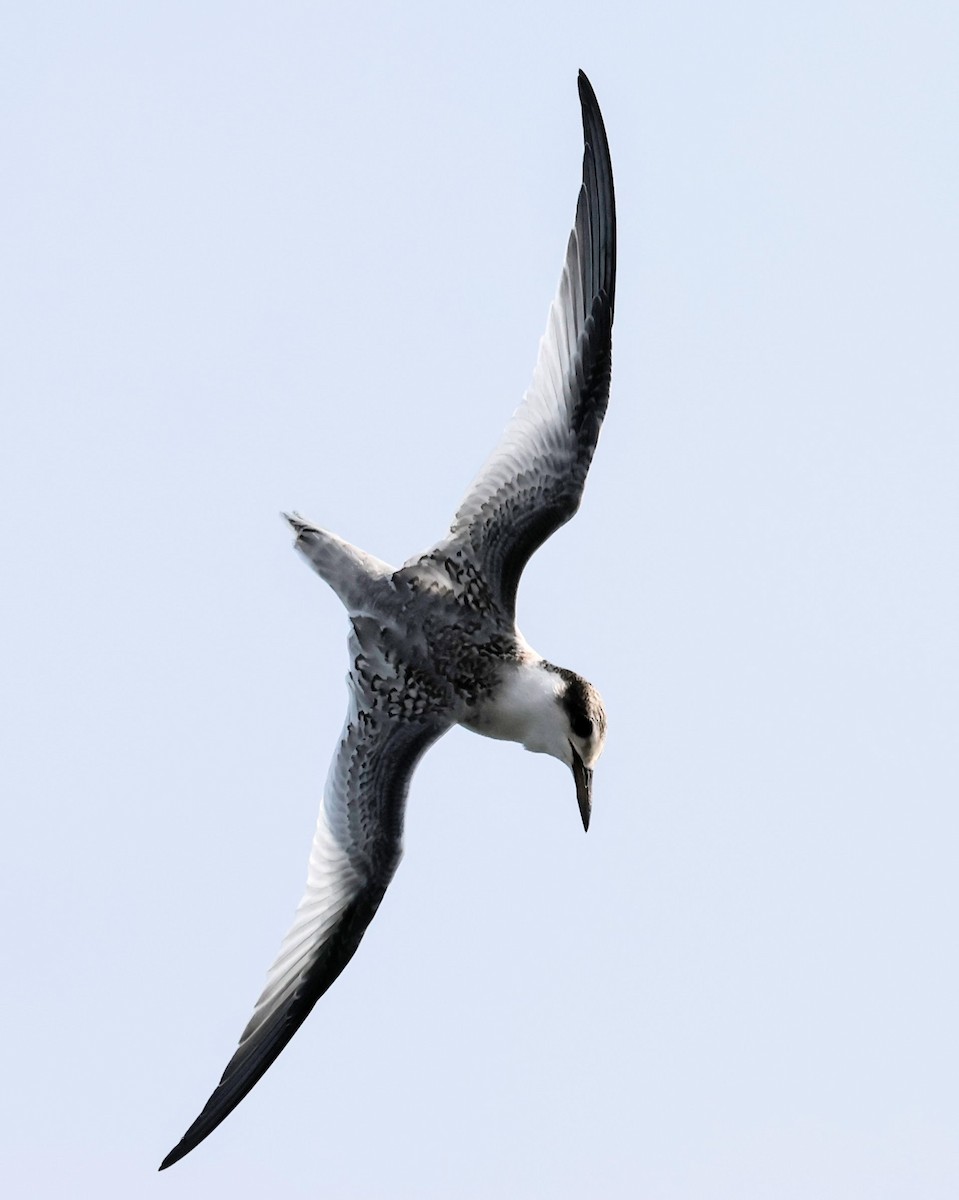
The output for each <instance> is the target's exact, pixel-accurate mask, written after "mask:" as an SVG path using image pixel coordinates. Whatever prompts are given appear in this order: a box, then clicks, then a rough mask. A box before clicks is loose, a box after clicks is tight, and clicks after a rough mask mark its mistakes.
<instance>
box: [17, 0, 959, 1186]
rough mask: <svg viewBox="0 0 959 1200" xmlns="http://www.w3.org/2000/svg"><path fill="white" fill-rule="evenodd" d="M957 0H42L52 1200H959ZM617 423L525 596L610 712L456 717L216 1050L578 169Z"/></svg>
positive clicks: (26, 679) (31, 28) (22, 958)
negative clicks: (277, 1041) (334, 541)
mask: <svg viewBox="0 0 959 1200" xmlns="http://www.w3.org/2000/svg"><path fill="white" fill-rule="evenodd" d="M957 61H959V9H957V7H956V6H955V4H953V3H941V4H934V3H922V2H921V0H919V2H916V0H912V2H910V3H905V2H904V3H865V2H863V3H843V2H841V0H839V2H831V3H828V4H826V3H811V4H805V5H796V4H788V5H787V4H771V3H764V4H760V3H728V2H724V0H718V2H715V3H705V2H704V0H696V2H692V0H691V2H687V3H682V2H680V3H669V4H665V3H661V4H642V3H639V4H637V3H632V4H604V3H594V4H590V5H588V6H586V5H568V4H567V5H562V4H559V5H557V4H556V3H551V4H542V3H530V4H525V5H522V4H498V3H486V4H483V5H481V6H480V5H476V6H474V7H473V8H472V9H471V10H470V11H468V12H464V11H462V10H461V9H460V8H459V7H458V6H452V5H448V4H443V5H441V4H419V5H402V6H401V5H377V4H368V5H365V6H362V8H356V7H355V6H353V7H351V6H346V5H321V4H315V3H290V2H287V0H273V2H272V3H270V4H265V3H230V4H227V3H214V2H212V0H211V2H210V3H200V4H196V3H189V4H186V3H176V2H165V3H162V4H160V3H155V2H145V3H141V4H135V5H131V4H124V3H99V4H98V3H84V2H77V3H43V2H42V0H37V2H36V3H31V4H20V5H17V6H16V7H15V8H14V7H13V6H8V8H7V11H6V13H5V15H4V17H3V18H2V24H0V90H2V94H3V105H2V110H3V124H4V128H3V133H2V137H3V162H4V178H5V186H4V188H3V189H2V191H0V275H2V279H3V281H4V286H3V288H2V291H0V295H2V300H0V304H2V313H0V318H2V319H0V343H2V345H0V381H2V393H0V403H2V409H0V488H2V498H0V499H2V503H0V528H2V545H3V556H4V562H5V568H6V569H5V571H4V586H3V588H2V592H0V612H2V615H3V627H4V629H5V630H6V631H7V634H8V636H7V637H5V638H4V639H3V649H2V672H0V674H2V679H3V688H2V692H0V703H2V711H0V728H2V730H3V747H4V749H3V754H2V756H0V789H2V795H3V797H4V814H5V829H4V836H3V838H2V840H0V879H2V881H3V889H4V895H5V898H4V903H3V907H2V913H3V917H2V919H3V922H4V929H3V945H4V947H5V951H6V955H7V982H6V987H5V1003H4V1020H5V1026H6V1036H5V1037H4V1039H3V1050H2V1058H0V1074H2V1077H3V1088H2V1091H0V1128H2V1129H3V1139H4V1143H5V1144H4V1145H3V1147H2V1160H3V1164H4V1166H3V1177H4V1190H5V1192H6V1193H7V1194H9V1195H16V1196H18V1197H19V1196H24V1197H31V1198H32V1197H41V1198H43V1197H65V1196H96V1197H98V1198H105V1200H113V1198H118V1200H120V1198H122V1200H129V1198H130V1197H137V1198H139V1197H152V1196H164V1197H171V1198H173V1197H175V1198H177V1200H181V1198H186V1200H189V1198H192V1197H210V1196H229V1197H231V1198H246V1197H250V1198H253V1197H263V1196H266V1195H282V1196H284V1197H288V1198H294V1200H297V1198H303V1200H306V1198H308V1197H309V1198H313V1197H316V1196H326V1197H330V1198H333V1200H381V1198H382V1200H404V1198H410V1200H433V1198H435V1200H449V1198H451V1197H452V1198H456V1200H489V1198H490V1197H494V1196H505V1197H509V1198H511V1200H512V1198H516V1200H527V1198H529V1200H533V1198H536V1200H539V1198H544V1200H565V1198H567V1197H570V1198H572V1197H576V1198H582V1197H592V1196H596V1197H600V1196H601V1197H604V1198H622V1200H630V1198H635V1197H639V1198H641V1200H713V1198H719V1200H727V1198H728V1200H747V1198H752V1197H756V1198H757V1200H758V1198H762V1200H766V1198H768V1197H776V1200H793V1198H795V1200H806V1198H813V1197H815V1198H816V1200H824V1198H825V1200H830V1198H833V1197H835V1198H837V1200H839V1198H842V1200H846V1198H848V1197H850V1196H856V1197H869V1198H873V1197H877V1198H883V1200H885V1198H887V1197H888V1198H893V1197H896V1198H898V1197H903V1198H909V1200H913V1198H916V1197H920V1198H922V1200H938V1198H940V1197H941V1198H943V1200H945V1198H947V1197H948V1198H950V1200H952V1198H954V1197H955V1196H956V1195H957V1194H959V1139H957V1133H956V1130H957V1128H959V1085H957V1080H959V1033H957V1028H959V1022H957V1020H956V1013H957V1012H959V967H957V953H959V933H957V918H959V903H957V900H959V885H957V858H959V817H957V801H959V738H957V729H959V633H957V613H959V566H957V544H959V537H957V534H959V529H957V526H959V470H957V463H959V354H957V349H956V332H957V326H959V295H957V293H959V284H957V279H959V233H957V213H959V165H957V164H959V73H957V70H956V63H957ZM579 67H582V68H584V69H585V70H586V71H587V73H588V74H589V76H590V78H591V79H592V82H593V84H594V86H595V88H596V92H597V95H598V97H599V100H600V103H601V105H602V108H603V112H604V115H605V118H606V124H607V129H608V132H609V139H610V145H611V149H612V156H613V166H614V170H615V173H616V184H617V196H618V205H619V220H620V257H619V289H618V296H617V312H616V328H615V340H614V369H613V390H612V399H611V405H610V410H609V417H608V420H607V423H606V427H605V430H604V435H603V438H602V440H601V444H600V447H599V450H598V452H597V456H596V460H595V464H594V470H593V473H592V475H591V478H590V482H589V485H588V488H587V493H586V498H585V501H584V504H583V508H582V510H581V512H580V514H579V516H578V517H577V519H576V520H575V521H574V522H573V523H572V524H571V525H570V526H568V527H567V528H566V529H565V530H563V531H562V532H561V533H560V534H559V535H558V536H557V537H556V538H555V539H554V540H553V541H551V542H550V543H549V545H548V546H547V547H546V548H545V549H544V550H543V551H542V552H541V553H540V555H539V556H537V558H536V559H535V560H534V562H533V564H532V566H531V568H530V570H529V571H528V573H527V576H526V578H525V581H524V586H523V588H522V590H521V593H520V613H519V615H520V622H521V624H522V627H523V630H524V632H525V634H526V635H527V637H528V638H529V640H530V641H531V642H532V644H533V645H535V646H536V647H537V649H539V650H540V651H541V652H542V653H544V654H546V655H547V656H548V657H549V658H551V659H553V660H554V661H557V662H559V663H562V664H564V665H568V666H570V667H573V668H574V669H576V670H579V671H581V672H582V673H583V674H585V675H586V676H587V677H589V678H591V679H592V680H594V681H595V683H596V684H597V685H598V686H599V688H600V689H601V691H602V692H603V694H604V697H605V699H606V703H607V708H608V710H609V718H610V735H609V742H608V747H607V751H606V754H605V757H604V758H603V761H602V763H601V764H600V767H599V769H598V771H597V774H596V780H595V802H594V818H593V824H592V827H591V829H590V832H589V835H588V836H584V835H583V831H582V828H581V825H580V822H579V817H578V814H577V811H576V804H575V799H574V796H573V790H572V786H571V782H570V780H569V778H568V773H567V772H565V770H564V769H563V768H562V767H561V766H560V764H558V763H556V762H553V761H551V760H549V759H546V758H543V757H541V756H535V757H534V756H532V755H529V754H524V753H523V752H522V751H521V750H520V749H519V748H518V747H515V746H510V745H507V744H500V743H493V742H489V741H486V740H483V739H480V738H477V737H474V736H472V735H470V734H467V733H465V732H462V731H454V732H453V733H452V734H451V735H449V736H448V737H447V738H445V739H444V740H443V741H442V742H441V743H440V744H439V745H438V746H437V747H436V748H435V749H434V750H433V751H432V752H431V753H430V755H429V756H428V757H427V758H426V760H424V762H423V764H422V766H421V768H420V770H419V771H418V773H417V775H416V777H415V779H414V784H413V788H412V792H411V797H410V805H409V813H408V821H407V836H406V858H405V861H404V863H403V865H402V867H401V868H400V871H399V873H398V874H397V877H396V880H395V882H394V884H393V886H392V887H391V889H390V892H389V893H388V895H387V898H386V901H385V902H384V904H383V907H382V909H381V911H380V913H379V915H378V916H377V918H376V920H375V921H374V923H373V925H372V926H371V928H370V931H369V934H368V935H367V938H366V940H365V941H364V944H363V946H362V948H361V950H360V952H359V953H358V954H357V957H356V959H355V960H354V961H353V963H352V964H351V965H350V967H349V968H348V969H347V971H346V972H345V974H344V975H343V977H342V979H341V980H339V982H338V983H337V984H336V986H335V987H334V988H333V989H332V990H331V992H330V993H329V994H328V996H326V997H325V998H324V999H323V1000H322V1001H321V1003H320V1004H319V1005H318V1007H317V1009H316V1010H315V1012H314V1013H313V1015H312V1017H311V1018H310V1020H309V1021H308V1022H307V1024H306V1026H305V1027H304V1028H303V1030H302V1031H301V1032H300V1033H299V1034H298V1035H297V1037H296V1038H295V1039H294V1041H293V1042H292V1043H291V1045H290V1047H289V1048H288V1049H287V1051H286V1052H285V1053H284V1054H283V1056H282V1057H281V1059H280V1060H279V1062H278V1063H277V1064H276V1065H275V1066H274V1068H273V1069H272V1070H271V1071H270V1072H269V1073H268V1075H267V1076H266V1078H265V1079H264V1080H263V1082H262V1083H261V1084H260V1085H259V1086H258V1087H257V1088H256V1089H255V1090H254V1092H253V1093H252V1094H251V1095H250V1097H249V1098H248V1099H247V1100H246V1101H244V1103H243V1104H242V1105H241V1106H240V1108H238V1109H237V1111H236V1112H235V1113H234V1114H233V1115H232V1116H231V1117H230V1118H229V1119H228V1121H227V1122H226V1123H225V1124H224V1125H223V1126H222V1128H221V1129H220V1130H218V1131H217V1132H216V1133H215V1134H214V1135H213V1136H212V1137H211V1138H210V1139H209V1141H207V1142H206V1143H204V1144H203V1145H202V1146H201V1147H200V1148H199V1149H198V1150H197V1151H195V1152H194V1153H193V1154H192V1155H190V1157H189V1158H188V1159H186V1160H185V1161H184V1162H182V1163H180V1164H179V1165H177V1166H176V1167H174V1168H172V1169H171V1170H170V1171H168V1172H165V1173H164V1174H163V1175H162V1176H157V1175H156V1173H155V1172H156V1167H157V1165H158V1163H159V1161H160V1159H161V1157H162V1156H163V1154H164V1153H165V1152H166V1151H167V1150H168V1149H170V1147H171V1146H172V1145H173V1144H174V1143H175V1142H176V1141H177V1140H178V1139H179V1137H180V1135H181V1134H182V1133H183V1131H184V1129H185V1128H186V1126H187V1125H188V1124H189V1122H190V1121H191V1120H192V1119H193V1117H194V1116H195V1115H196V1113H197V1111H198V1110H199V1108H200V1106H201V1105H202V1103H203V1101H204V1100H205V1099H206V1097H207V1095H208V1094H209V1092H210V1090H211V1088H212V1087H213V1085H214V1084H215V1082H216V1080H217V1079H218V1078H219V1075H220V1072H221V1070H222V1068H223V1066H224V1065H225V1063H226V1061H227V1059H228V1057H229V1055H230V1054H231V1052H232V1050H233V1047H234V1045H235V1042H236V1039H237V1037H238V1035H239V1032H240V1030H241V1028H242V1027H243V1025H244V1023H245V1021H246V1019H247V1017H248V1016H249V1013H250V1009H251V1006H252V1003H253V1001H254V999H255V998H256V996H257V994H258V993H259V990H260V987H261V984H262V981H263V978H264V975H265V971H266V968H267V966H268V965H269V963H270V961H271V960H272V958H273V955H274V953H275V951H276V948H277V946H278V944H279V940H280V938H281V936H282V934H283V933H284V931H285V929H286V928H287V925H288V923H289V920H290V917H291V916H292V912H293V908H294V906H295V904H296V901H297V900H298V898H299V895H300V891H301V886H302V882H303V879H304V876H305V870H306V856H307V851H308V846H309V840H310V835H311V832H312V827H313V822H314V819H315V811H316V806H317V804H318V801H319V794H320V788H321V784H322V780H323V777H324V776H325V773H326V767H327V762H328V759H329V756H330V753H331V751H332V748H333V746H334V744H335V741H336V737H337V735H338V732H339V729H340V725H341V722H342V716H343V711H344V705H345V691H344V688H343V683H342V680H343V675H344V672H345V669H346V656H345V643H344V634H345V618H344V616H343V614H342V612H341V611H340V609H339V605H338V602H337V601H336V599H335V598H334V597H333V595H332V594H331V593H329V592H328V591H327V590H325V589H324V587H323V586H322V584H321V583H320V582H319V580H317V579H316V578H315V577H314V576H312V575H311V574H310V573H309V572H308V571H307V570H305V569H304V567H303V565H302V563H300V562H299V561H298V560H297V559H296V558H295V556H294V555H293V553H292V551H291V549H290V537H289V535H288V532H287V531H286V530H285V529H284V528H283V526H282V525H281V523H280V521H279V520H278V518H277V513H278V511H279V510H280V509H281V508H297V509H299V510H300V511H302V512H303V513H305V514H306V515H308V516H309V517H311V518H312V519H314V520H316V521H318V522H320V523H321V524H323V525H326V526H327V527H329V528H332V529H334V530H336V531H337V532H339V533H340V534H342V535H343V536H344V537H346V538H349V539H350V540H351V541H355V542H358V543H359V544H361V545H363V546H364V547H365V548H366V549H368V550H370V551H372V552H373V553H375V554H378V555H380V556H381V557H383V558H386V559H390V560H393V561H397V562H398V561H400V560H402V559H404V558H406V557H407V556H408V555H410V554H412V553H413V552H414V551H416V550H419V549H422V548H423V547H425V546H426V545H428V544H429V543H430V542H431V541H433V540H434V539H435V538H436V537H437V536H438V535H439V534H440V533H441V532H442V531H443V530H444V528H445V526H446V524H447V522H448V520H449V518H450V516H451V514H452V512H453V509H454V508H455V506H456V503H457V501H458V499H459V497H460V495H461V493H462V491H463V490H464V488H465V487H466V485H467V483H468V482H469V480H470V479H471V477H472V475H473V474H474V472H475V470H476V469H477V467H478V466H479V465H480V463H481V461H482V459H483V458H484V457H485V454H486V452H487V450H488V449H490V448H491V447H492V445H493V444H494V442H495V441H496V439H497V437H498V435H499V432H500V430H501V429H502V427H503V425H504V424H505V422H506V420H507V418H508V416H509V414H510V412H511V411H512V408H513V407H514V406H515V404H516V403H517V402H518V400H519V398H520V396H521V395H522V392H523V390H524V389H525V387H526V385H527V383H528V381H529V377H530V374H531V371H532V367H533V362H534V359H535V353H536V345H537V340H538V338H539V336H540V333H541V332H542V329H543V326H544V324H545V318H546V311H547V307H548V304H549V301H550V300H551V298H552V295H553V291H554V288H555V284H556V281H557V278H558V275H559V270H560V266H561V262H562V255H563V252H564V249H565V244H566V237H567V234H568V230H569V226H570V223H571V220H572V215H573V207H574V203H575V197H576V190H577V187H578V182H579V171H580V156H581V131H580V123H579V110H578V101H577V95H576V71H577V69H578V68H579Z"/></svg>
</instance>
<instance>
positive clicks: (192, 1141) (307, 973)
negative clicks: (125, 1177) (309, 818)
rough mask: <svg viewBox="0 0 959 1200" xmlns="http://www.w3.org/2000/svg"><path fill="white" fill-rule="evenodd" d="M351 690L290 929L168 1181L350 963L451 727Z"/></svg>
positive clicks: (357, 682)
mask: <svg viewBox="0 0 959 1200" xmlns="http://www.w3.org/2000/svg"><path fill="white" fill-rule="evenodd" d="M351 649H352V650H353V651H354V652H356V651H358V650H359V645H358V643H357V642H356V641H355V639H354V641H353V644H352V646H351ZM350 684H351V703H350V710H349V712H348V714H347V721H346V726H345V728H344V731H343V735H342V737H341V739H340V744H339V749H338V750H337V753H336V756H335V757H334V759H333V763H332V765H331V767H330V773H329V777H328V779H327V783H326V789H325V791H324V796H323V803H322V805H321V807H320V815H319V819H318V821H317V825H316V834H315V836H314V838H313V847H312V850H311V852H310V864H309V872H308V876H307V883H306V892H305V893H304V896H303V899H302V900H301V901H300V904H299V907H298V908H297V910H296V916H295V918H294V921H293V926H292V928H291V929H290V931H289V933H288V934H287V935H286V937H285V938H284V940H283V944H282V945H281V947H280V952H279V954H278V956H277V958H276V961H275V962H274V963H273V966H272V967H271V968H270V971H269V974H268V976H267V982H266V987H265V988H264V990H263V994H262V995H261V996H260V998H259V1000H258V1001H257V1003H256V1008H255V1009H254V1012H253V1016H252V1018H251V1019H250V1022H249V1024H248V1025H247V1027H246V1029H245V1030H244V1031H243V1035H242V1037H241V1038H240V1044H239V1046H238V1048H237V1050H236V1053H235V1054H234V1055H233V1057H232V1058H231V1059H230V1061H229V1063H228V1064H227V1067H226V1070H225V1071H224V1072H223V1077H222V1079H221V1080H220V1082H219V1084H218V1086H217V1088H216V1090H215V1091H214V1093H213V1095H212V1096H211V1097H210V1098H209V1100H208V1101H207V1103H206V1105H205V1107H204V1109H203V1111H202V1112H201V1113H200V1115H199V1116H198V1117H197V1119H196V1120H195V1121H194V1122H193V1124H192V1125H191V1126H190V1128H189V1129H188V1130H187V1131H186V1133H185V1134H184V1136H183V1139H182V1140H181V1141H180V1142H179V1143H178V1145H176V1146H175V1147H174V1148H173V1150H171V1151H170V1153H169V1154H168V1155H167V1156H166V1158H165V1159H164V1160H163V1162H162V1164H161V1166H160V1170H161V1171H162V1170H163V1169H164V1168H165V1167H169V1166H171V1165H172V1164H173V1163H175V1162H177V1161H178V1160H179V1159H181V1158H183V1156H184V1155H185V1154H188V1153H189V1152H190V1151H191V1150H192V1149H193V1148H194V1147H195V1146H197V1145H199V1143H200V1142H202V1141H203V1139H204V1138H205V1137H207V1136H208V1135H209V1134H210V1133H212V1132H213V1130H214V1129H216V1127H217V1125H219V1124H220V1122H221V1121H222V1120H223V1119H224V1118H225V1117H227V1116H228V1115H229V1114H230V1113H231V1112H232V1111H233V1109H234V1108H236V1106H237V1105H238V1104H239V1103H240V1101H241V1100H242V1099H243V1097H244V1096H245V1095H246V1094H247V1093H248V1092H249V1091H250V1089H251V1088H252V1087H253V1086H254V1084H256V1082H257V1081H258V1080H259V1079H260V1078H261V1077H262V1076H263V1074H264V1073H265V1072H266V1071H267V1069H268V1068H269V1067H270V1065H271V1064H272V1063H273V1062H274V1061H275V1060H276V1058H277V1057H278V1055H279V1054H280V1052H281V1051H282V1049H283V1047H284V1046H285V1045H286V1044H287V1042H289V1040H290V1038H292V1036H293V1035H294V1033H296V1031H297V1030H298V1029H299V1027H300V1026H301V1025H302V1024H303V1022H304V1020H305V1019H306V1017H307V1015H308V1014H309V1012H310V1010H311V1009H312V1007H313V1005H314V1004H315V1003H316V1002H317V1000H319V998H320V997H321V996H322V995H323V993H324V992H325V991H326V990H327V988H328V987H329V986H330V985H331V984H332V983H333V981H334V980H335V979H336V978H337V976H338V975H339V974H340V972H341V971H342V970H343V968H344V967H345V966H346V964H347V963H348V962H349V961H350V959H351V958H352V957H353V955H354V953H355V952H356V948H357V947H358V946H359V944H360V940H361V939H362V937H363V934H364V933H365V932H366V928H367V926H368V925H369V923H370V921H371V920H372V919H373V916H374V914H375V913H376V910H377V908H378V907H379V904H380V901H381V900H382V899H383V895H384V893H385V891H386V888H387V886H388V884H389V882H390V880H391V879H392V877H393V873H394V871H395V870H396V867H397V865H398V864H399V860H400V857H401V853H402V845H401V841H402V831H403V814H404V809H405V804H406V793H407V790H408V788H409V781H410V777H411V776H412V773H413V769H414V767H415V766H416V763H417V761H418V760H419V758H420V756H421V755H422V754H423V752H424V751H425V750H426V749H427V748H428V747H429V746H430V745H431V744H432V742H434V741H435V740H436V738H437V737H439V736H440V734H441V733H443V732H444V731H445V729H446V728H447V727H448V723H443V722H441V721H439V720H437V719H436V718H435V717H432V716H428V715H427V716H423V717H414V718H412V719H405V720H397V719H395V717H391V716H390V715H389V714H388V713H387V712H385V711H384V706H383V704H382V703H381V701H380V699H379V697H378V696H377V695H376V694H374V693H373V692H372V691H371V690H370V688H369V679H368V678H367V677H364V675H363V674H362V673H361V672H359V671H358V670H357V669H356V668H354V671H353V672H352V673H351V676H350Z"/></svg>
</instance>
